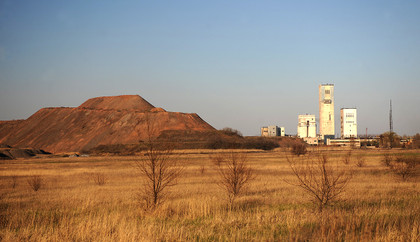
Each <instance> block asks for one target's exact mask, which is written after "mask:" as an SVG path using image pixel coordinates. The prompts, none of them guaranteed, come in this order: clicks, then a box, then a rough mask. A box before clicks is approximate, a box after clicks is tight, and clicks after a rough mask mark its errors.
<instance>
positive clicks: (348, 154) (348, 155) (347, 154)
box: [343, 150, 352, 165]
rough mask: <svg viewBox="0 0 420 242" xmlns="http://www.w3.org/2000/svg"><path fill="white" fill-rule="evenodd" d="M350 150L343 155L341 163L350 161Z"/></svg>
mask: <svg viewBox="0 0 420 242" xmlns="http://www.w3.org/2000/svg"><path fill="white" fill-rule="evenodd" d="M351 155H352V150H349V151H348V152H347V153H346V154H345V155H344V157H343V163H344V164H346V165H348V164H350V161H351Z"/></svg>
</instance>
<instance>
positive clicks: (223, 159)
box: [211, 152, 255, 207]
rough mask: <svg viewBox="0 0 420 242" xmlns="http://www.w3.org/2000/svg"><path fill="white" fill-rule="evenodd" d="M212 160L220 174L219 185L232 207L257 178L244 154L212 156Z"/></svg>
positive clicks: (231, 153) (230, 153)
mask: <svg viewBox="0 0 420 242" xmlns="http://www.w3.org/2000/svg"><path fill="white" fill-rule="evenodd" d="M211 159H212V161H213V164H214V165H215V166H216V170H217V173H218V174H219V180H218V181H217V185H218V186H219V187H221V188H222V189H223V190H225V192H226V193H227V196H228V202H229V206H230V207H231V206H232V205H233V204H234V202H235V199H236V198H237V197H238V196H240V195H241V194H242V193H243V191H244V188H245V187H246V185H247V184H248V183H249V182H250V181H251V180H252V179H254V178H255V175H254V171H253V169H251V167H250V166H249V165H248V164H247V156H246V154H244V153H235V152H228V153H219V154H216V155H214V156H211Z"/></svg>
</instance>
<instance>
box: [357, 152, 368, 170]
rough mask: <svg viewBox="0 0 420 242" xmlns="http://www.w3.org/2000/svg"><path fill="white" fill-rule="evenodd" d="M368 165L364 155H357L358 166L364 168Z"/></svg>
mask: <svg viewBox="0 0 420 242" xmlns="http://www.w3.org/2000/svg"><path fill="white" fill-rule="evenodd" d="M365 165H366V159H365V157H364V156H363V155H362V154H358V155H356V166H357V167H364V166H365Z"/></svg>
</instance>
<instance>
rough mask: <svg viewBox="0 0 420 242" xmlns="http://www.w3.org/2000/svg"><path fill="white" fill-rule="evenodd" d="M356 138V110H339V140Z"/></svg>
mask: <svg viewBox="0 0 420 242" xmlns="http://www.w3.org/2000/svg"><path fill="white" fill-rule="evenodd" d="M356 137H357V109H355V108H342V109H341V138H342V139H345V138H356Z"/></svg>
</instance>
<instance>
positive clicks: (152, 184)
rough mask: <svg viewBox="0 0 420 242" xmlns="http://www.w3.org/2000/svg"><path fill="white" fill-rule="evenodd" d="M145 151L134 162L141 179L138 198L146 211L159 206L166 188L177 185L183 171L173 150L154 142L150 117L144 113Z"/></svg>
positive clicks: (152, 124) (166, 191)
mask: <svg viewBox="0 0 420 242" xmlns="http://www.w3.org/2000/svg"><path fill="white" fill-rule="evenodd" d="M145 121H146V136H147V137H146V141H145V142H144V145H145V147H146V150H145V152H144V154H143V157H142V159H140V160H139V161H137V162H136V167H137V168H138V170H139V171H140V173H141V175H142V179H143V189H142V190H141V191H140V197H141V200H142V202H144V206H145V208H147V209H154V208H156V207H157V206H159V205H160V204H161V203H162V202H163V201H164V200H165V198H167V195H168V188H169V187H171V186H174V185H176V184H177V178H178V177H179V176H180V174H181V172H182V171H183V169H184V166H183V165H182V164H179V163H178V157H177V155H176V154H174V149H173V148H172V147H171V146H169V145H165V144H162V143H161V142H158V141H157V140H156V137H157V132H156V130H155V126H154V123H153V121H154V120H153V119H152V118H151V116H150V115H149V114H148V113H146V115H145Z"/></svg>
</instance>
